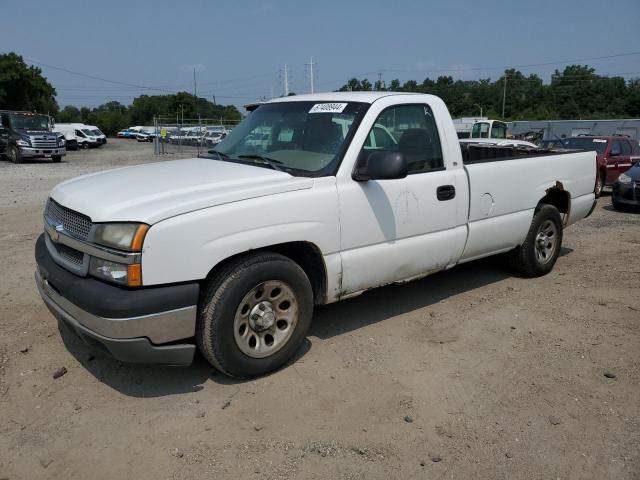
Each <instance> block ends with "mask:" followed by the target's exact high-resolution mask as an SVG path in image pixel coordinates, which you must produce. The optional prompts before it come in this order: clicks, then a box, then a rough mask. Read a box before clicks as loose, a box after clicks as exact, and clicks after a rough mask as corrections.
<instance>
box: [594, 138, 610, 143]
mask: <svg viewBox="0 0 640 480" xmlns="http://www.w3.org/2000/svg"><path fill="white" fill-rule="evenodd" d="M593 141H594V142H595V143H607V141H606V140H604V139H602V138H594V139H593Z"/></svg>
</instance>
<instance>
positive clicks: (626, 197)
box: [611, 182, 640, 205]
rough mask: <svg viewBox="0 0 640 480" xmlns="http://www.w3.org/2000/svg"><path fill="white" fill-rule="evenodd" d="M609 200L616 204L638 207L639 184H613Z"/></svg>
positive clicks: (639, 202)
mask: <svg viewBox="0 0 640 480" xmlns="http://www.w3.org/2000/svg"><path fill="white" fill-rule="evenodd" d="M611 198H612V200H613V201H614V202H616V203H624V204H626V205H640V182H630V183H620V182H616V183H614V184H613V189H612V190H611Z"/></svg>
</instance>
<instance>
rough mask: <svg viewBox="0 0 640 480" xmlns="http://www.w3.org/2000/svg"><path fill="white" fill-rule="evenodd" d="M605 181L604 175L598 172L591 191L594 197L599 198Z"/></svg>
mask: <svg viewBox="0 0 640 480" xmlns="http://www.w3.org/2000/svg"><path fill="white" fill-rule="evenodd" d="M605 183H606V180H605V175H604V174H602V173H599V174H598V176H597V178H596V185H595V187H594V189H593V193H594V194H595V196H596V198H600V196H601V195H602V192H603V191H604V185H605Z"/></svg>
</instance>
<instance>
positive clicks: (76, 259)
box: [55, 243, 84, 265]
mask: <svg viewBox="0 0 640 480" xmlns="http://www.w3.org/2000/svg"><path fill="white" fill-rule="evenodd" d="M55 248H56V250H58V254H59V255H60V256H61V257H62V258H63V259H64V260H66V261H67V262H70V263H73V264H74V265H82V262H83V260H84V253H82V252H79V251H78V250H76V249H75V248H71V247H68V246H66V245H63V244H61V243H58V244H56V245H55Z"/></svg>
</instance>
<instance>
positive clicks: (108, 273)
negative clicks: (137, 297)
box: [89, 257, 142, 287]
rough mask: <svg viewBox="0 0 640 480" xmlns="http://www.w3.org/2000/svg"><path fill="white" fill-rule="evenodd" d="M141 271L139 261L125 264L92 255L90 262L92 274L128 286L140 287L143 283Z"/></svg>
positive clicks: (90, 272)
mask: <svg viewBox="0 0 640 480" xmlns="http://www.w3.org/2000/svg"><path fill="white" fill-rule="evenodd" d="M141 272H142V270H141V268H140V264H138V263H136V264H133V265H124V264H122V263H116V262H111V261H109V260H103V259H102V258H96V257H91V262H90V263H89V274H90V275H93V276H94V277H97V278H101V279H103V280H107V281H109V282H113V283H117V284H119V285H126V286H128V287H139V286H140V285H142V273H141Z"/></svg>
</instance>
